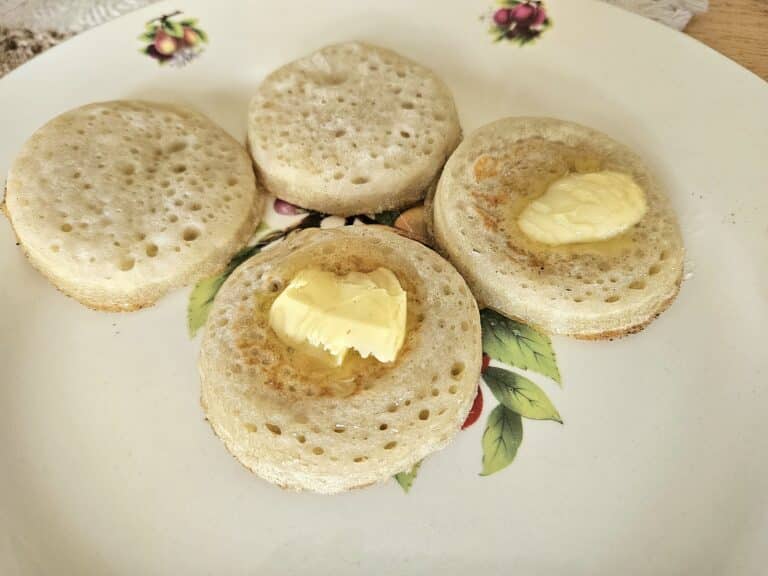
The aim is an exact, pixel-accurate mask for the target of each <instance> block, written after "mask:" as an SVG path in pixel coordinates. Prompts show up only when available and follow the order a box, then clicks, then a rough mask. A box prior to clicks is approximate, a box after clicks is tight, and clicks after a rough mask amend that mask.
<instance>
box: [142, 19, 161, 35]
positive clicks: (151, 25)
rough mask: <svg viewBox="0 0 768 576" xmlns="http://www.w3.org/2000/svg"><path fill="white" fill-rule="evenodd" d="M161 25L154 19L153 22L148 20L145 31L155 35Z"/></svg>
mask: <svg viewBox="0 0 768 576" xmlns="http://www.w3.org/2000/svg"><path fill="white" fill-rule="evenodd" d="M159 27H160V25H159V24H158V23H157V22H155V21H154V20H153V21H151V22H147V25H146V26H145V27H144V31H145V32H146V33H147V34H152V35H153V36H154V35H155V33H156V32H157V29H158V28H159Z"/></svg>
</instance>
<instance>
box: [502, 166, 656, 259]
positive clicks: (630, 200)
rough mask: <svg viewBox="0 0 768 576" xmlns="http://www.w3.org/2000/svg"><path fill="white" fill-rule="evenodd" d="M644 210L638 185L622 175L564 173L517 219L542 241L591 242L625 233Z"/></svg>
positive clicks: (527, 232) (642, 198)
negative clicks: (566, 174)
mask: <svg viewBox="0 0 768 576" xmlns="http://www.w3.org/2000/svg"><path fill="white" fill-rule="evenodd" d="M647 210H648V205H647V202H646V198H645V193H644V192H643V189H642V188H641V187H640V186H639V185H638V184H637V183H636V182H635V181H634V180H633V179H632V177H631V176H629V175H628V174H623V173H621V172H611V171H603V172H593V173H590V174H570V175H568V176H565V177H564V178H560V179H559V180H557V181H555V182H554V183H553V184H552V185H551V186H550V187H549V188H548V189H547V191H546V192H545V193H544V194H543V195H542V196H539V197H538V198H537V199H536V200H534V201H533V202H531V203H530V204H529V205H528V206H526V208H525V209H524V210H523V212H522V213H521V214H520V217H519V218H518V221H517V223H518V226H519V227H520V229H521V230H522V231H523V232H524V233H525V234H526V235H527V236H528V237H530V238H532V239H533V240H536V241H538V242H543V243H544V244H550V245H558V244H573V243H577V242H596V241H599V240H607V239H609V238H612V237H614V236H617V235H619V234H621V233H622V232H625V231H626V230H627V229H629V228H631V227H632V226H634V225H635V224H637V223H638V222H639V221H640V220H641V219H642V217H643V216H644V215H645V212H646V211H647Z"/></svg>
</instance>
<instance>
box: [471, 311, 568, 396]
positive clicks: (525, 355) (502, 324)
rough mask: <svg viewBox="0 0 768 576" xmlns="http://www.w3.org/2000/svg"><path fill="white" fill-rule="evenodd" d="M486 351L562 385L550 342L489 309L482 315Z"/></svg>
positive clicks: (503, 360) (535, 332) (529, 328)
mask: <svg viewBox="0 0 768 576" xmlns="http://www.w3.org/2000/svg"><path fill="white" fill-rule="evenodd" d="M480 319H481V322H482V326H483V352H485V353H486V354H488V356H490V357H491V358H493V359H495V360H499V361H500V362H506V363H507V364H511V365H512V366H516V367H517V368H522V369H523V370H533V371H534V372H538V373H539V374H543V375H544V376H547V377H548V378H551V379H552V380H554V381H555V382H557V383H558V384H560V383H561V380H560V371H559V370H558V369H557V359H556V358H555V351H554V350H553V349H552V342H551V341H550V339H549V338H548V337H547V336H545V335H544V334H541V333H540V332H537V331H536V330H534V329H533V328H531V327H530V326H526V325H525V324H522V323H520V322H516V321H515V320H511V319H509V318H506V317H505V316H502V315H501V314H499V313H498V312H495V311H494V310H491V309H489V308H486V309H485V310H483V311H482V312H480Z"/></svg>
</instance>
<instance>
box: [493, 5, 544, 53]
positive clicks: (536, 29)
mask: <svg viewBox="0 0 768 576" xmlns="http://www.w3.org/2000/svg"><path fill="white" fill-rule="evenodd" d="M487 20H488V21H489V28H488V31H489V32H490V34H491V36H493V38H494V40H495V41H496V42H501V41H502V40H507V41H510V42H516V43H517V44H519V45H520V46H522V45H524V44H528V43H529V42H532V41H533V40H536V39H537V38H538V37H539V36H541V34H542V32H544V31H545V30H547V28H549V27H550V26H551V25H552V21H551V19H550V18H549V14H548V13H547V9H546V7H545V6H544V3H543V2H542V1H540V0H501V1H500V2H499V6H498V7H497V8H496V9H494V10H493V11H492V12H491V13H490V14H489V16H488V18H487Z"/></svg>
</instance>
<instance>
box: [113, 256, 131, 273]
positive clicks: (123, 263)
mask: <svg viewBox="0 0 768 576" xmlns="http://www.w3.org/2000/svg"><path fill="white" fill-rule="evenodd" d="M134 264H136V261H135V260H134V259H133V258H131V257H130V256H126V257H125V258H122V259H121V260H120V263H119V264H118V266H117V267H118V268H120V270H122V271H123V272H127V271H128V270H130V269H132V268H133V266H134Z"/></svg>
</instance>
